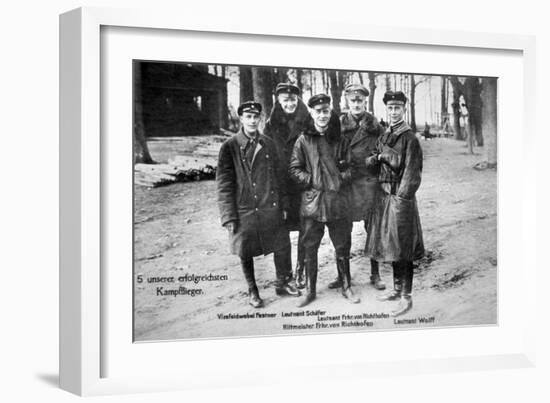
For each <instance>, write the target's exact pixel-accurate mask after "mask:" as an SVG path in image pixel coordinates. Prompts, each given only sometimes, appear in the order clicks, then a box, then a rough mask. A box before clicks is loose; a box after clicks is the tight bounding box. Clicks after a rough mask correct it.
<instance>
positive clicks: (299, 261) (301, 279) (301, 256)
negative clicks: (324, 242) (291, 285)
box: [294, 233, 306, 289]
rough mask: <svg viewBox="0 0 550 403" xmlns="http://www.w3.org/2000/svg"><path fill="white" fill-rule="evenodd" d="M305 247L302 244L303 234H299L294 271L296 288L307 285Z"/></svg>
mask: <svg viewBox="0 0 550 403" xmlns="http://www.w3.org/2000/svg"><path fill="white" fill-rule="evenodd" d="M305 254H306V253H305V249H304V245H303V244H302V234H301V233H300V235H299V236H298V253H297V257H296V269H295V271H294V278H295V284H296V288H299V289H302V288H305V286H306V276H305V273H304V271H305V262H304V261H305Z"/></svg>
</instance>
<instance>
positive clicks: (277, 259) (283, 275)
mask: <svg viewBox="0 0 550 403" xmlns="http://www.w3.org/2000/svg"><path fill="white" fill-rule="evenodd" d="M273 261H274V263H275V273H276V276H277V281H276V283H275V294H277V295H279V296H282V295H290V296H293V297H298V296H299V295H300V292H299V291H298V290H296V289H295V288H294V287H293V286H292V285H291V284H290V278H291V277H292V260H291V256H290V245H289V246H288V248H284V249H282V250H280V251H276V252H274V253H273Z"/></svg>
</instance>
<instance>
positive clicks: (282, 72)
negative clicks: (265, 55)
mask: <svg viewBox="0 0 550 403" xmlns="http://www.w3.org/2000/svg"><path fill="white" fill-rule="evenodd" d="M274 76H275V81H277V82H276V83H275V84H278V83H288V69H284V68H280V67H278V68H277V74H275V75H274Z"/></svg>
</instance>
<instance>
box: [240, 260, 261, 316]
mask: <svg viewBox="0 0 550 403" xmlns="http://www.w3.org/2000/svg"><path fill="white" fill-rule="evenodd" d="M241 266H242V269H243V273H244V278H245V280H246V283H247V284H248V303H249V304H250V305H252V306H253V307H254V308H261V307H262V306H264V301H263V300H262V299H261V298H260V293H259V292H258V287H257V286H256V278H255V276H254V260H253V259H252V258H250V259H241Z"/></svg>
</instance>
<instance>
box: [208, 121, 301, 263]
mask: <svg viewBox="0 0 550 403" xmlns="http://www.w3.org/2000/svg"><path fill="white" fill-rule="evenodd" d="M248 141H249V139H248V137H246V135H245V134H244V133H243V132H242V130H241V131H240V132H239V133H237V134H236V135H235V136H233V137H231V138H230V139H228V140H226V141H225V142H224V143H223V144H222V147H221V149H220V153H219V158H218V167H217V171H216V181H217V190H218V207H219V210H220V216H221V223H222V225H225V224H227V223H228V222H230V221H236V222H237V223H238V229H237V232H236V233H234V234H229V243H230V250H231V253H233V254H236V255H239V256H240V257H241V258H245V259H246V258H250V257H254V256H259V255H262V254H263V255H267V254H269V253H271V252H275V251H277V250H281V249H283V248H285V247H287V246H289V242H290V241H289V237H288V231H287V230H286V228H285V223H284V220H283V212H282V211H283V210H282V209H283V208H285V207H286V205H287V200H286V194H285V190H284V184H283V183H282V181H280V178H281V177H282V175H284V173H282V172H278V170H279V169H280V166H281V165H280V164H279V163H278V156H277V152H276V150H275V146H274V144H273V141H272V140H271V139H270V138H269V137H266V136H264V135H260V137H259V141H258V146H257V147H256V154H255V156H254V159H253V161H252V164H249V162H248V160H247V159H246V157H245V147H246V146H247V144H248Z"/></svg>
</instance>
